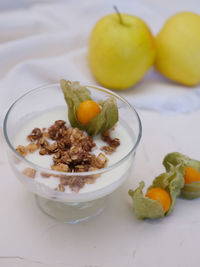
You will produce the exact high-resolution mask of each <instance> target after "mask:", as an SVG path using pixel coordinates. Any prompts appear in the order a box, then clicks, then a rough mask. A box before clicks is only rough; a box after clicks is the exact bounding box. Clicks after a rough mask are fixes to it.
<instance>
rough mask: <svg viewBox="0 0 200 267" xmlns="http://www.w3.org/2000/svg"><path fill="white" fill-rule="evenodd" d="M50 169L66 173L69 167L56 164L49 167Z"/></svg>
mask: <svg viewBox="0 0 200 267" xmlns="http://www.w3.org/2000/svg"><path fill="white" fill-rule="evenodd" d="M51 169H52V170H54V171H60V172H68V171H69V167H68V165H67V164H63V163H58V165H53V166H51Z"/></svg>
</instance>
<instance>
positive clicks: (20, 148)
mask: <svg viewBox="0 0 200 267" xmlns="http://www.w3.org/2000/svg"><path fill="white" fill-rule="evenodd" d="M16 151H17V153H19V154H20V155H21V156H22V157H26V155H27V149H26V147H25V146H18V147H17V148H16Z"/></svg>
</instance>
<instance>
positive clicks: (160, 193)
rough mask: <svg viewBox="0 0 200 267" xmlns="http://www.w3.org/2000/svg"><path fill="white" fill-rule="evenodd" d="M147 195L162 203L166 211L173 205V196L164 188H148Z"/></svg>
mask: <svg viewBox="0 0 200 267" xmlns="http://www.w3.org/2000/svg"><path fill="white" fill-rule="evenodd" d="M146 197H148V198H150V199H153V200H156V201H157V202H158V203H160V204H161V205H162V207H163V209H164V212H167V211H168V210H169V208H170V206H171V197H170V195H169V194H168V192H167V191H166V190H164V189H162V188H159V187H154V188H151V189H149V190H148V192H147V193H146Z"/></svg>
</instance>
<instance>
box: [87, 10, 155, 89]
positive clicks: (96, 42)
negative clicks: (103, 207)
mask: <svg viewBox="0 0 200 267" xmlns="http://www.w3.org/2000/svg"><path fill="white" fill-rule="evenodd" d="M154 59H155V45H154V37H153V36H152V33H151V31H150V29H149V28H148V26H147V25H146V24H145V23H144V22H143V21H142V20H141V19H139V18H137V17H135V16H132V15H128V14H119V13H118V14H117V13H114V14H109V15H107V16H105V17H103V18H102V19H100V20H99V21H98V22H97V24H96V25H95V27H94V28H93V30H92V33H91V35H90V41H89V63H90V67H91V70H92V72H93V74H94V76H95V78H96V79H97V81H98V82H99V83H100V84H101V85H103V86H105V87H108V88H111V89H125V88H129V87H131V86H132V85H134V84H135V83H137V82H138V81H140V80H141V78H142V77H143V76H144V75H145V73H146V72H147V70H148V69H149V68H150V67H151V65H152V64H153V63H154Z"/></svg>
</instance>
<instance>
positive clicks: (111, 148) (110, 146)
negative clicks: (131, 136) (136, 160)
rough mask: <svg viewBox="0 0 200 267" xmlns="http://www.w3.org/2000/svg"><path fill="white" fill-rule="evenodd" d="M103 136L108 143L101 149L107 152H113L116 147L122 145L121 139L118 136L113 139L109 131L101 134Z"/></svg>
mask: <svg viewBox="0 0 200 267" xmlns="http://www.w3.org/2000/svg"><path fill="white" fill-rule="evenodd" d="M101 138H102V140H103V141H105V142H106V143H107V144H108V145H107V146H103V147H101V150H102V151H104V152H105V153H106V154H112V153H113V152H115V150H116V148H117V147H118V146H119V145H120V141H119V139H118V138H114V139H112V138H111V137H110V133H109V131H105V132H103V133H102V134H101Z"/></svg>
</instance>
